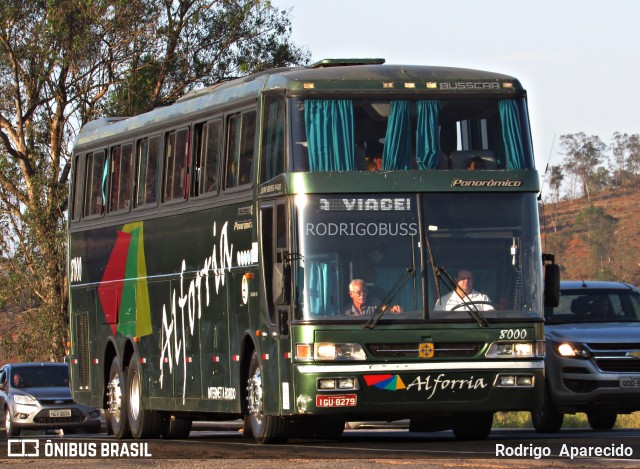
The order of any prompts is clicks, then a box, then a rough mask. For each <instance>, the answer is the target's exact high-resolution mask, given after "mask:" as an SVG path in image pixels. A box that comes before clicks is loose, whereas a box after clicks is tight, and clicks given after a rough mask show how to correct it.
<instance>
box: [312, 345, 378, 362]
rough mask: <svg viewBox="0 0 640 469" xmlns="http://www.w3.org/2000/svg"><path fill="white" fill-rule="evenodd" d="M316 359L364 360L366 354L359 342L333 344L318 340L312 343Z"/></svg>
mask: <svg viewBox="0 0 640 469" xmlns="http://www.w3.org/2000/svg"><path fill="white" fill-rule="evenodd" d="M313 355H314V358H315V359H316V360H366V359H367V356H366V355H365V353H364V349H363V348H362V345H360V344H335V343H332V342H318V343H315V344H313Z"/></svg>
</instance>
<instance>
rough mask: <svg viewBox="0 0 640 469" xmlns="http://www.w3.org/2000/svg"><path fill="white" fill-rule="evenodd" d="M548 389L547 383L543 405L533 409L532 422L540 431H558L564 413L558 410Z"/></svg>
mask: <svg viewBox="0 0 640 469" xmlns="http://www.w3.org/2000/svg"><path fill="white" fill-rule="evenodd" d="M548 389H549V386H548V385H547V384H545V387H544V398H543V401H542V407H540V408H539V409H537V410H532V411H531V423H532V424H533V428H535V429H536V431H537V432H538V433H558V432H559V431H560V429H561V428H562V422H563V421H564V414H563V413H562V412H558V409H557V408H556V406H555V404H554V403H553V400H551V394H550V393H549V390H548Z"/></svg>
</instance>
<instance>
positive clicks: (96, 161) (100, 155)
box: [84, 151, 107, 217]
mask: <svg viewBox="0 0 640 469" xmlns="http://www.w3.org/2000/svg"><path fill="white" fill-rule="evenodd" d="M106 170H107V167H106V166H105V152H104V151H97V152H93V153H89V154H88V155H87V163H86V172H85V191H84V193H85V199H84V216H85V217H88V216H91V215H100V214H102V213H103V209H104V204H105V202H106V200H107V194H106V190H107V187H106V186H107V184H106V183H107V178H106V176H107V175H106V174H105V171H106Z"/></svg>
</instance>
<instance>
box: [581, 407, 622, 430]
mask: <svg viewBox="0 0 640 469" xmlns="http://www.w3.org/2000/svg"><path fill="white" fill-rule="evenodd" d="M617 419H618V414H617V413H615V412H613V411H611V410H605V409H596V410H590V411H588V412H587V420H588V421H589V426H590V427H591V428H592V429H593V430H611V429H612V428H613V427H614V426H615V424H616V420H617Z"/></svg>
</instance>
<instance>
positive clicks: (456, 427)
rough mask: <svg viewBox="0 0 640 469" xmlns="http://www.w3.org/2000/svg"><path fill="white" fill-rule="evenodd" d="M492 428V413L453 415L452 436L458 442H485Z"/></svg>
mask: <svg viewBox="0 0 640 469" xmlns="http://www.w3.org/2000/svg"><path fill="white" fill-rule="evenodd" d="M492 426H493V412H468V413H463V414H457V415H454V416H453V418H452V429H453V434H454V435H455V436H456V438H457V439H458V440H485V439H486V438H487V437H488V436H489V433H491V427H492Z"/></svg>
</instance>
